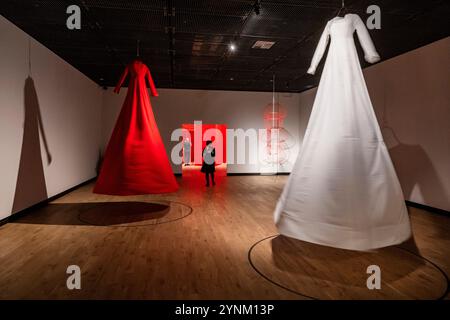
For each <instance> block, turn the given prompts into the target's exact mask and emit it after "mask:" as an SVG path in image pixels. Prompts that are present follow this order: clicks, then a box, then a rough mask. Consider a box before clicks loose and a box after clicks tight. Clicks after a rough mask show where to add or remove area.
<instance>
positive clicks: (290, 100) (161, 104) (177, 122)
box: [103, 66, 300, 173]
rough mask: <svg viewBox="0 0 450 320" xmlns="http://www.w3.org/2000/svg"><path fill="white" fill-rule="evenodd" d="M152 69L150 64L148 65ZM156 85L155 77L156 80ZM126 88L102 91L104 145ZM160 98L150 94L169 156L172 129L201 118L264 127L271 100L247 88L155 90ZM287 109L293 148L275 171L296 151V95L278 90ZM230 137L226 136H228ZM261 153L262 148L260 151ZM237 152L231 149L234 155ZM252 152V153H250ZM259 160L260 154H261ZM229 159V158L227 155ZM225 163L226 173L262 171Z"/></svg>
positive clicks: (289, 163)
mask: <svg viewBox="0 0 450 320" xmlns="http://www.w3.org/2000/svg"><path fill="white" fill-rule="evenodd" d="M149 67H150V69H151V66H149ZM155 81H156V85H157V79H155ZM126 91H127V88H122V89H121V91H120V94H119V95H117V94H115V93H113V91H112V88H108V90H106V91H104V105H103V125H104V127H103V146H104V147H105V146H106V144H107V143H108V140H109V137H110V136H111V132H112V130H113V128H114V124H115V121H116V119H117V116H118V114H119V111H120V109H121V107H122V103H123V101H124V99H125V95H126ZM158 92H159V97H150V99H151V103H152V106H153V111H154V113H155V118H156V122H157V124H158V128H159V130H160V132H161V137H162V139H163V142H164V144H165V146H166V151H167V154H168V155H169V156H170V154H171V150H172V148H173V147H174V146H175V145H176V144H177V143H178V142H173V141H171V139H170V137H171V134H172V132H173V130H175V129H177V128H181V126H182V125H183V124H189V123H191V124H193V123H194V121H195V120H200V121H202V122H203V123H204V124H226V125H227V128H229V129H243V130H248V129H264V128H265V123H264V110H265V107H266V106H267V105H268V104H271V103H272V93H270V92H246V91H216V90H181V89H158ZM275 99H276V102H278V103H279V104H280V105H281V106H282V107H284V109H285V111H286V118H285V120H284V122H283V128H285V129H286V130H287V132H289V136H290V137H291V140H292V147H290V148H289V150H287V151H286V152H288V154H287V157H288V158H289V161H287V162H286V164H285V165H283V166H279V167H278V168H275V170H277V171H278V172H290V170H291V169H292V165H293V163H294V161H295V159H296V157H297V154H298V147H299V143H298V142H299V126H298V123H299V121H298V119H299V117H300V115H299V111H300V108H299V101H298V94H290V93H277V94H276V96H275ZM228 138H229V137H228ZM230 140H231V139H228V140H227V146H228V149H227V154H228V155H229V154H230V152H229V149H230V147H231V146H230ZM248 142H249V140H248V139H247V140H246V159H247V160H249V159H250V157H251V156H254V157H257V156H258V152H260V150H259V149H258V148H257V147H256V148H253V147H254V146H250V145H249V143H248ZM237 143H238V141H237V139H234V150H236V148H237ZM261 152H263V151H261ZM236 153H237V152H234V154H235V155H236ZM250 153H252V154H250ZM260 158H261V159H262V157H260ZM227 160H228V162H230V158H229V157H228V159H227ZM237 160H238V159H237V157H236V156H235V157H234V162H235V164H229V165H228V173H259V172H261V170H262V164H261V163H259V162H258V163H254V164H251V163H248V162H249V161H247V163H245V164H237ZM172 166H173V170H174V172H175V173H181V166H179V165H173V164H172Z"/></svg>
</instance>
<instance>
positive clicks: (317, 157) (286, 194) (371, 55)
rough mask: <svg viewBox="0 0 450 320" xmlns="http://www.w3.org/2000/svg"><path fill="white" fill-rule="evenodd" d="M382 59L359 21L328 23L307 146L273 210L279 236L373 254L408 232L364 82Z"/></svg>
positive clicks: (347, 19)
mask: <svg viewBox="0 0 450 320" xmlns="http://www.w3.org/2000/svg"><path fill="white" fill-rule="evenodd" d="M355 30H356V33H357V35H358V38H359V41H360V43H361V46H362V48H363V50H364V53H365V60H366V61H368V62H370V63H374V62H377V61H378V60H379V59H380V57H379V55H378V54H377V52H376V50H375V47H374V45H373V43H372V40H371V39H370V36H369V33H368V31H367V29H366V28H365V25H364V23H363V22H362V20H361V18H360V17H359V16H358V15H355V14H347V15H345V16H344V17H336V18H334V19H332V20H330V21H329V22H328V23H327V25H326V27H325V30H324V32H323V34H322V36H321V38H320V41H319V44H318V47H317V49H316V51H315V53H314V56H313V59H312V63H311V67H310V68H309V70H308V73H309V74H314V73H315V71H316V68H317V65H318V64H319V62H320V60H321V58H322V55H323V54H324V52H325V49H326V46H327V43H328V40H329V38H330V37H331V44H330V47H329V51H328V56H327V59H326V63H325V66H324V69H323V73H322V77H321V80H320V84H319V87H318V90H317V94H316V98H315V101H314V105H313V108H312V112H311V116H310V119H309V123H308V127H307V129H306V132H305V136H304V140H303V145H302V148H301V150H300V153H299V155H298V158H297V160H296V163H295V165H294V167H293V170H292V173H291V174H290V176H289V178H288V181H287V184H286V186H285V187H284V190H283V192H282V195H281V197H280V199H279V201H278V204H277V207H276V209H275V214H274V218H275V223H276V225H277V228H278V230H279V232H280V233H281V234H282V235H285V236H288V237H292V238H296V239H300V240H304V241H308V242H312V243H316V244H321V245H326V246H331V247H337V248H344V249H350V250H370V249H375V248H380V247H385V246H390V245H395V244H399V243H401V242H403V241H405V240H407V239H408V238H409V237H410V234H411V229H410V222H409V217H408V212H407V209H406V206H405V202H404V199H403V193H402V190H401V187H400V183H399V181H398V178H397V175H396V173H395V170H394V167H393V165H392V162H391V158H390V157H389V154H388V150H387V148H386V145H385V144H384V141H383V137H382V135H381V131H380V128H379V126H378V122H377V119H376V117H375V113H374V110H373V107H372V103H371V101H370V97H369V93H368V91H367V87H366V84H365V81H364V77H363V73H362V70H361V66H360V64H359V59H358V54H357V51H356V47H355V43H354V40H353V33H354V32H355Z"/></svg>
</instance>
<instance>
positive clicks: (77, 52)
mask: <svg viewBox="0 0 450 320" xmlns="http://www.w3.org/2000/svg"><path fill="white" fill-rule="evenodd" d="M254 3H255V1H254V0H2V1H0V13H1V14H2V15H3V16H5V17H6V18H7V19H8V20H10V21H11V22H13V23H14V24H16V25H17V26H18V27H20V28H21V29H23V30H24V31H25V32H27V33H28V34H30V35H31V36H32V37H34V38H35V39H36V40H38V41H39V42H40V43H42V44H43V45H45V46H47V47H48V48H49V49H51V50H52V51H54V52H55V53H56V54H58V55H59V56H61V57H62V58H63V59H65V60H66V61H67V62H68V63H70V64H71V65H73V66H74V67H76V68H77V69H78V70H80V71H81V72H83V73H84V74H85V75H87V76H88V77H89V78H91V79H92V80H94V81H95V82H97V83H98V84H99V85H105V86H113V85H115V83H116V81H117V78H118V77H119V76H120V73H121V72H122V71H123V66H124V64H126V63H128V62H129V61H130V60H131V59H133V57H134V56H135V55H136V42H137V40H140V55H141V57H142V59H143V60H144V61H145V62H146V63H147V64H148V65H149V67H150V69H151V71H152V74H153V77H154V79H155V82H156V84H157V86H158V87H166V88H195V89H219V90H220V89H225V90H250V91H252V90H254V91H271V90H272V83H270V79H272V74H273V73H274V72H275V74H276V78H277V81H276V85H277V91H291V92H298V91H303V90H305V89H307V88H309V87H311V86H314V85H316V84H317V83H318V81H319V79H320V74H321V68H323V62H322V63H321V64H320V67H319V70H318V71H317V73H316V75H315V76H309V75H306V69H307V68H308V66H309V64H310V61H311V57H312V55H313V53H314V50H315V48H316V46H317V42H318V40H319V37H320V34H321V32H322V30H323V27H324V26H325V24H326V22H327V20H329V19H330V18H331V17H333V16H334V15H335V14H336V12H337V11H338V9H339V7H340V3H341V0H262V1H261V10H260V14H259V15H256V13H255V12H254V11H253V5H254ZM345 3H346V6H347V7H348V8H350V12H352V13H358V14H359V15H360V16H361V17H362V18H363V19H364V17H367V16H368V14H367V13H366V8H367V6H368V5H371V4H377V5H379V6H380V8H381V10H382V29H381V30H371V31H370V34H371V36H372V38H373V40H374V43H375V46H376V47H377V49H378V51H379V53H380V55H381V56H382V61H383V60H386V59H389V58H392V57H395V56H397V55H399V54H402V53H405V52H407V51H410V50H413V49H415V48H418V47H420V46H423V45H426V44H428V43H431V42H433V41H436V40H439V39H442V38H444V37H446V36H448V35H449V30H450V26H449V19H448V16H449V15H450V10H449V5H450V1H448V0H427V1H423V0H422V1H418V0H346V1H345ZM70 4H79V5H80V7H81V8H82V29H81V30H77V31H70V30H68V29H67V28H66V27H65V22H66V21H65V19H66V17H67V14H66V13H65V10H66V7H67V6H68V5H70ZM363 16H364V17H363ZM168 27H173V29H172V28H170V29H169V28H168ZM170 31H172V33H170ZM171 37H172V39H171ZM257 40H267V41H274V42H275V44H274V46H273V47H272V48H271V49H269V50H259V49H253V48H252V46H253V44H254V43H255V41H257ZM232 41H235V42H236V44H237V46H238V47H237V51H236V52H234V53H232V54H230V52H229V49H228V45H229V44H230V42H232ZM356 44H357V49H358V51H359V55H360V58H361V59H362V55H361V48H360V46H359V42H358V41H356ZM362 65H363V66H366V65H367V64H366V63H365V62H364V61H362ZM287 85H288V86H287Z"/></svg>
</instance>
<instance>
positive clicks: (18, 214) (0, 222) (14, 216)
mask: <svg viewBox="0 0 450 320" xmlns="http://www.w3.org/2000/svg"><path fill="white" fill-rule="evenodd" d="M95 179H97V177H93V178H91V179H89V180H86V181H84V182H81V183H79V184H77V185H76V186H73V187H71V188H69V189H67V190H65V191H63V192H60V193H58V194H55V195H54V196H51V197H50V198H48V199H46V200H43V201H41V202H38V203H36V204H34V205H32V206H31V207H28V208H25V209H23V210H20V211H18V212H16V213H13V214H11V215H10V216H9V217H6V218H4V219H2V220H0V226H1V225H3V224H5V223H8V222H11V221H14V220H17V219H18V218H20V217H22V216H24V215H26V214H27V213H29V212H30V211H33V210H36V209H38V208H41V207H43V206H45V205H47V204H48V203H49V202H51V201H54V200H56V199H58V198H61V197H62V196H64V195H66V194H68V193H69V192H72V191H74V190H75V189H78V188H79V187H82V186H84V185H86V184H88V183H91V182H92V181H95Z"/></svg>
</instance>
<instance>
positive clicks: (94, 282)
mask: <svg viewBox="0 0 450 320" xmlns="http://www.w3.org/2000/svg"><path fill="white" fill-rule="evenodd" d="M286 179H287V177H286V176H230V177H225V178H223V179H220V181H218V184H217V185H216V186H215V187H210V188H206V187H205V186H204V184H203V181H198V180H195V179H192V180H190V179H186V178H185V179H181V178H180V179H179V182H180V185H181V188H180V190H179V191H178V192H177V193H174V194H170V195H151V196H130V197H114V196H101V195H95V194H93V193H92V187H93V185H92V184H90V185H86V186H83V187H80V188H79V189H77V190H75V191H73V192H71V193H69V194H67V195H65V196H64V197H61V198H59V199H57V200H56V201H54V202H52V203H51V204H49V205H47V206H46V207H44V208H42V209H39V210H35V211H34V212H31V213H30V214H28V215H26V216H23V217H21V218H19V219H18V220H16V221H14V222H10V223H7V224H5V225H3V226H1V227H0V248H1V251H0V298H2V299H15V298H20V299H77V298H83V299H307V298H308V297H310V298H319V299H342V298H344V299H364V298H369V299H371V298H373V299H394V298H400V299H410V298H411V299H422V298H424V299H434V298H438V297H439V296H440V295H442V294H443V293H445V290H446V286H447V283H446V279H445V276H444V275H443V274H442V273H441V272H440V271H439V268H440V269H442V271H443V272H444V273H446V274H450V254H449V253H450V249H449V248H450V217H444V216H441V215H436V214H432V213H428V212H425V211H423V210H419V209H414V208H409V209H410V215H411V219H412V224H413V233H414V241H415V243H414V242H412V241H410V242H409V243H408V244H406V245H404V248H407V249H408V250H410V251H412V252H413V253H408V252H406V251H403V249H401V248H395V247H394V248H386V249H381V250H378V251H375V252H371V253H355V252H351V251H347V250H339V249H332V248H327V247H322V246H317V245H312V244H308V243H304V242H301V241H297V240H291V239H287V238H284V239H283V237H273V238H267V237H269V236H272V235H276V234H277V231H276V228H275V226H274V224H273V218H272V212H273V209H274V207H275V204H276V201H277V199H278V196H279V194H280V193H281V190H282V188H283V186H284V184H285V182H286ZM112 202H116V203H112ZM124 202H131V203H124ZM152 203H153V204H152ZM191 209H192V210H191ZM80 218H81V220H80ZM264 238H267V239H266V240H264V241H261V242H259V243H258V244H257V245H255V247H254V248H253V249H252V252H251V254H250V257H251V261H252V263H253V265H254V267H255V268H256V270H258V272H257V271H256V270H255V269H254V268H253V266H252V264H251V263H250V262H249V258H248V253H249V250H250V248H251V247H252V246H253V245H254V244H256V243H257V242H258V241H260V240H262V239H264ZM417 255H422V256H423V257H425V258H426V259H427V260H423V259H422V258H420V257H419V256H417ZM377 261H378V262H379V263H380V264H381V265H382V288H381V290H378V291H376V292H375V293H369V290H368V289H367V288H366V287H365V281H366V279H367V277H368V275H367V274H366V273H365V272H366V268H367V264H369V263H372V262H377ZM69 265H78V266H79V267H80V268H81V275H82V278H81V286H82V288H81V290H72V291H70V290H68V289H67V287H66V279H67V277H68V275H67V274H66V268H67V267H68V266H69ZM335 270H337V272H334V271H335ZM283 287H285V288H283ZM446 298H447V299H448V294H447V296H446Z"/></svg>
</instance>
